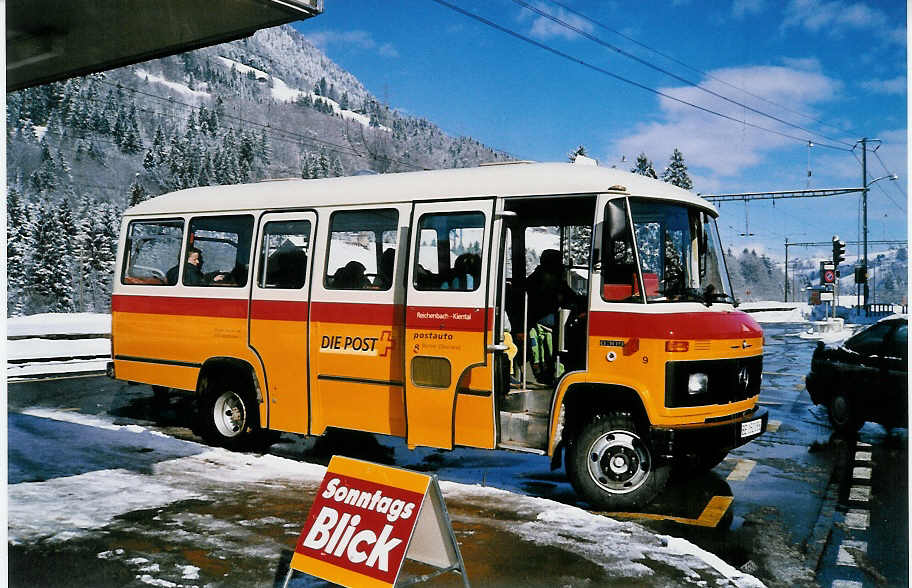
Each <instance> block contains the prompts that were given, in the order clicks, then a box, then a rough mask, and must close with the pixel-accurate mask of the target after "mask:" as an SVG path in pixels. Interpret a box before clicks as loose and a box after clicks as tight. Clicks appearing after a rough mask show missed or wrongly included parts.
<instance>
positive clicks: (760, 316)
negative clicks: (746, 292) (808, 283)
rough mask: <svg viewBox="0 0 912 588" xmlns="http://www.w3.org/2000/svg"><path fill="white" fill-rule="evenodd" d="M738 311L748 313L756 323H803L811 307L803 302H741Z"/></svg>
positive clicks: (806, 319)
mask: <svg viewBox="0 0 912 588" xmlns="http://www.w3.org/2000/svg"><path fill="white" fill-rule="evenodd" d="M738 310H742V311H744V312H748V313H750V315H751V316H752V317H753V318H754V320H755V321H757V322H758V323H804V322H807V321H808V317H809V316H810V314H811V310H812V307H811V306H810V305H809V304H805V303H804V302H778V301H774V300H762V301H756V302H742V303H741V304H740V305H739V306H738Z"/></svg>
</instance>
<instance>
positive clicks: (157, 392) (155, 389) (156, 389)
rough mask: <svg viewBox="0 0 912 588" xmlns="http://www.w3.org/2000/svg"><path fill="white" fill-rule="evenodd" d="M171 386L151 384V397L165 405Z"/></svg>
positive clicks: (168, 398)
mask: <svg viewBox="0 0 912 588" xmlns="http://www.w3.org/2000/svg"><path fill="white" fill-rule="evenodd" d="M170 394H171V388H168V387H167V386H152V398H153V399H154V400H155V403H156V404H162V405H165V406H167V404H168V402H169V400H170Z"/></svg>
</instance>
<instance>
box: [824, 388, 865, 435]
mask: <svg viewBox="0 0 912 588" xmlns="http://www.w3.org/2000/svg"><path fill="white" fill-rule="evenodd" d="M827 413H828V415H829V417H830V424H832V425H833V428H834V429H836V430H837V431H839V432H840V433H843V434H846V435H852V434H854V433H857V432H858V429H860V428H861V426H862V425H863V424H864V419H863V418H861V417H860V416H859V415H858V407H856V406H854V405H853V403H852V400H851V399H850V398H849V395H848V394H846V393H845V392H843V391H842V390H838V391H836V392H833V394H832V395H830V398H829V401H828V402H827Z"/></svg>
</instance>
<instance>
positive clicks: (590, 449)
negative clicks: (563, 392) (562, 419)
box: [567, 412, 671, 510]
mask: <svg viewBox="0 0 912 588" xmlns="http://www.w3.org/2000/svg"><path fill="white" fill-rule="evenodd" d="M670 471H671V466H670V465H668V464H660V463H658V461H657V460H656V459H655V456H654V455H653V452H652V448H651V447H650V444H649V442H648V441H647V440H646V439H645V438H644V435H643V434H642V431H640V430H639V428H638V427H637V425H636V423H635V422H634V420H633V418H632V417H631V416H630V414H629V413H626V412H611V413H608V414H604V415H597V416H596V417H595V418H594V419H593V420H592V421H591V422H590V423H589V424H587V425H585V426H584V427H583V428H582V429H581V430H580V432H579V434H578V435H577V436H576V438H575V439H574V440H573V442H572V443H571V445H570V446H569V447H568V452H567V476H568V477H569V478H570V482H571V483H572V484H573V487H574V488H575V489H576V491H577V493H579V494H580V495H581V496H582V497H583V498H584V499H585V500H586V501H587V502H589V503H590V504H592V505H593V506H595V507H596V508H599V509H601V510H619V509H629V508H634V507H637V506H640V505H642V504H646V503H648V502H650V501H652V500H653V499H654V498H655V497H656V496H657V495H658V494H659V492H661V491H662V489H664V488H665V484H666V483H667V482H668V477H669V474H670Z"/></svg>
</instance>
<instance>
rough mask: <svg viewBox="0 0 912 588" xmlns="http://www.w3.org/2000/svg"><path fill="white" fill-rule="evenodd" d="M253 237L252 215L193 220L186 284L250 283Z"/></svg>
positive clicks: (197, 218)
mask: <svg viewBox="0 0 912 588" xmlns="http://www.w3.org/2000/svg"><path fill="white" fill-rule="evenodd" d="M252 239H253V216H252V215H249V214H244V215H231V216H204V217H195V218H193V219H191V220H190V229H189V236H188V241H187V252H188V253H187V256H186V257H187V259H185V260H184V273H183V283H184V285H185V286H216V287H219V286H221V287H235V288H240V287H242V286H246V285H247V274H248V273H249V269H250V247H251V244H252ZM194 253H196V254H197V255H194ZM191 266H192V267H191Z"/></svg>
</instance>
